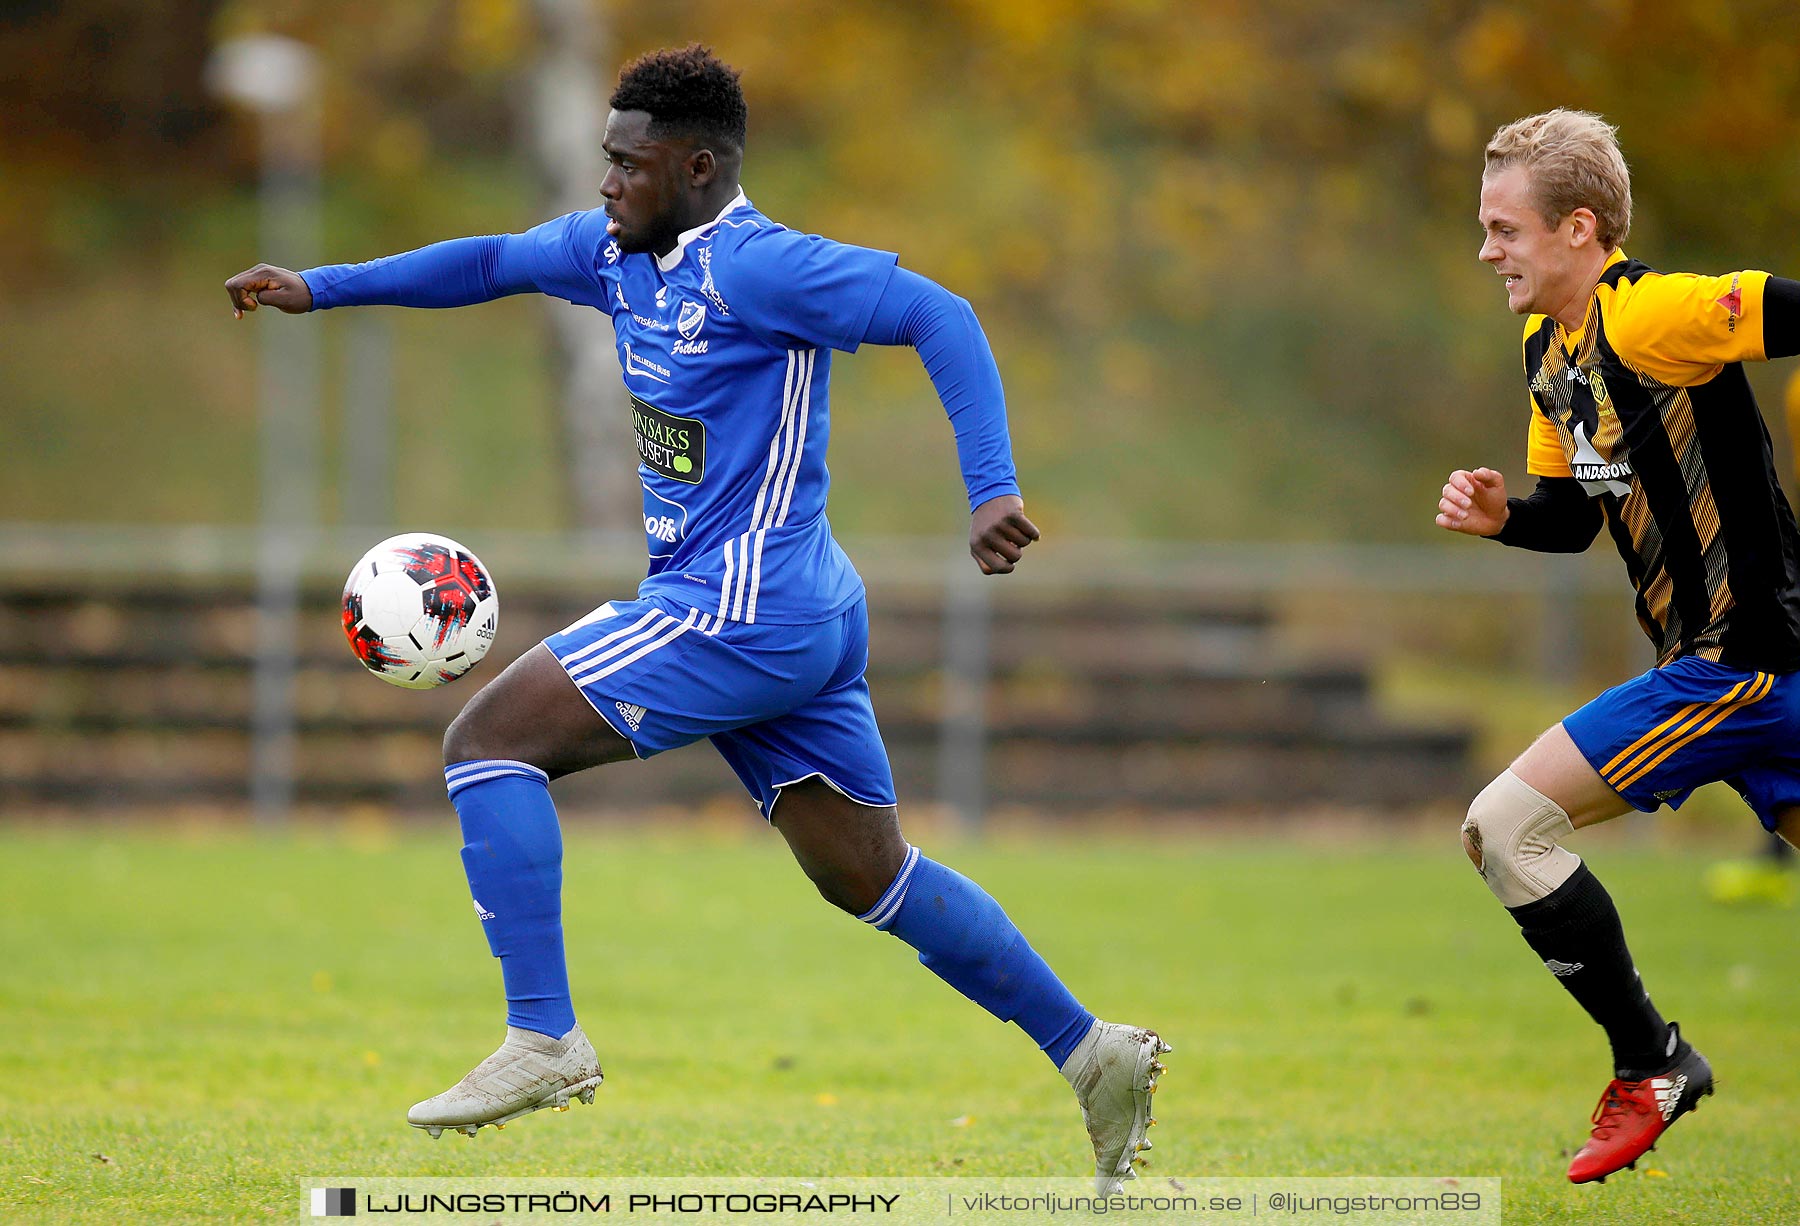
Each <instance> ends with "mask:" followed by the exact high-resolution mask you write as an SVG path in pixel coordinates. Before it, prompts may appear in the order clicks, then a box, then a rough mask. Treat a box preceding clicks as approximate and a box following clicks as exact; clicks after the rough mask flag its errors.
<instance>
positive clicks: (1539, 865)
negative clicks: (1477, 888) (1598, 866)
mask: <svg viewBox="0 0 1800 1226" xmlns="http://www.w3.org/2000/svg"><path fill="white" fill-rule="evenodd" d="M1462 832H1463V838H1464V839H1465V840H1466V841H1467V842H1468V844H1469V846H1470V849H1471V856H1472V858H1473V859H1474V860H1475V866H1476V867H1477V868H1479V869H1480V870H1481V878H1482V880H1483V881H1486V882H1487V886H1488V889H1490V890H1492V891H1493V892H1494V897H1496V898H1498V899H1499V900H1500V901H1501V902H1502V903H1503V904H1504V905H1506V906H1508V907H1519V906H1523V905H1524V904H1526V903H1528V902H1536V901H1537V900H1538V899H1540V898H1544V897H1546V896H1547V895H1548V894H1549V893H1550V892H1551V891H1552V890H1554V889H1556V887H1557V886H1559V885H1561V884H1562V883H1563V882H1565V881H1567V880H1568V879H1569V878H1570V877H1571V876H1572V875H1573V874H1574V872H1575V870H1576V869H1577V868H1578V867H1580V865H1581V858H1580V857H1579V856H1577V855H1576V854H1575V853H1574V852H1572V851H1568V850H1566V849H1564V848H1563V847H1562V846H1561V839H1562V838H1563V836H1564V835H1569V834H1573V833H1575V827H1574V826H1573V825H1571V824H1570V822H1569V815H1568V814H1567V813H1564V812H1563V811H1562V809H1561V807H1560V806H1558V805H1557V804H1556V803H1555V802H1554V801H1552V800H1551V799H1550V798H1549V797H1547V796H1545V795H1544V794H1543V793H1542V792H1540V791H1538V790H1537V789H1536V788H1534V787H1532V786H1531V785H1530V784H1528V783H1526V782H1525V781H1524V780H1523V779H1521V778H1519V777H1518V776H1517V775H1515V774H1513V773H1512V772H1511V771H1510V770H1508V771H1502V772H1501V773H1500V776H1499V778H1497V779H1495V780H1494V781H1493V782H1492V783H1490V784H1488V785H1487V787H1485V788H1483V789H1482V792H1481V795H1479V796H1477V797H1476V798H1475V803H1473V804H1471V805H1470V806H1469V816H1468V819H1467V820H1465V821H1464V822H1463V826H1462Z"/></svg>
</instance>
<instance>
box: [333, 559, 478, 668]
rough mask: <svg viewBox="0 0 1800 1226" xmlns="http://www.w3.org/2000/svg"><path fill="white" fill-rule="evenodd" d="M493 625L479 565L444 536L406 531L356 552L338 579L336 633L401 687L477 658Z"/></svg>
mask: <svg viewBox="0 0 1800 1226" xmlns="http://www.w3.org/2000/svg"><path fill="white" fill-rule="evenodd" d="M499 625H500V597H499V595H498V594H497V593H496V592H495V591H494V582H493V580H492V579H489V578H488V572H487V567H485V566H483V565H482V564H481V561H480V559H478V558H477V557H476V556H475V555H474V554H472V553H470V552H469V551H468V550H467V549H465V548H463V547H462V546H461V545H459V544H457V543H456V542H455V541H453V540H451V539H450V538H449V537H447V536H434V535H432V534H431V533H429V532H407V533H402V534H401V535H400V536H392V537H389V538H388V539H387V540H385V541H383V542H381V544H379V545H377V546H375V548H373V549H371V550H369V552H368V553H365V554H364V555H363V556H362V560H361V561H360V562H358V563H357V564H356V566H355V568H354V569H353V570H351V572H350V578H349V579H348V580H347V581H345V583H344V637H346V638H348V639H349V640H350V650H351V651H354V652H355V653H356V658H357V659H359V660H361V661H362V663H363V667H364V668H366V669H368V670H369V671H370V672H372V673H374V674H375V675H376V676H377V677H380V678H381V679H382V680H383V681H391V682H392V683H393V684H395V685H398V686H404V687H405V688H407V689H409V690H429V689H432V688H434V687H436V686H440V685H443V684H444V683H445V682H449V681H454V680H456V679H457V678H458V677H460V676H462V675H463V674H464V673H466V672H468V671H469V670H470V669H471V668H474V667H475V666H476V665H477V664H479V663H480V662H481V657H483V656H485V655H486V654H487V650H488V648H489V647H490V646H492V645H493V642H494V632H495V631H496V630H497V629H498V628H499Z"/></svg>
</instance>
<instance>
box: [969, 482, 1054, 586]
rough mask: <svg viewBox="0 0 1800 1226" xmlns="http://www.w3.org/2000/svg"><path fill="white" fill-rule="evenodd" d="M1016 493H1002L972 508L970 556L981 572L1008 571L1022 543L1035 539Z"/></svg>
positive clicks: (1034, 525) (1008, 573)
mask: <svg viewBox="0 0 1800 1226" xmlns="http://www.w3.org/2000/svg"><path fill="white" fill-rule="evenodd" d="M1038 536H1039V533H1038V529H1037V525H1036V524H1034V523H1032V522H1031V521H1030V520H1029V519H1026V518H1025V503H1024V501H1023V500H1022V499H1021V498H1020V497H1019V496H1018V495H1017V494H1001V495H1000V496H999V497H997V498H990V499H988V500H987V501H986V502H984V503H982V504H981V505H980V506H978V507H976V508H975V514H974V516H973V518H972V519H971V520H970V523H969V556H971V557H973V558H974V559H975V562H976V564H977V565H978V566H980V567H981V572H982V574H984V575H1010V574H1011V573H1012V568H1013V564H1014V563H1015V562H1017V561H1018V560H1019V555H1020V554H1022V553H1024V552H1025V547H1026V546H1027V545H1029V544H1031V542H1033V541H1035V540H1037V539H1038Z"/></svg>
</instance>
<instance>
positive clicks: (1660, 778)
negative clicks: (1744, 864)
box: [1563, 656, 1800, 830]
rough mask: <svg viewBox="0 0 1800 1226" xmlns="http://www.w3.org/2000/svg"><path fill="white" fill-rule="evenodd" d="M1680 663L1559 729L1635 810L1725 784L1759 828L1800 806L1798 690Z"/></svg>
mask: <svg viewBox="0 0 1800 1226" xmlns="http://www.w3.org/2000/svg"><path fill="white" fill-rule="evenodd" d="M1797 676H1800V674H1794V673H1751V672H1745V671H1743V670H1742V669H1737V668H1727V667H1726V666H1725V665H1723V664H1715V663H1713V662H1712V661H1711V660H1702V659H1699V658H1697V657H1694V656H1684V657H1682V658H1681V659H1679V660H1676V661H1674V662H1673V663H1671V664H1666V665H1664V666H1663V667H1662V668H1655V669H1651V670H1650V671H1649V672H1647V673H1645V674H1644V675H1643V676H1641V677H1637V678H1634V679H1633V680H1631V681H1627V682H1626V683H1625V684H1624V685H1619V686H1614V687H1613V688H1612V689H1610V690H1608V691H1606V693H1604V694H1602V695H1600V696H1599V697H1598V698H1596V699H1594V701H1592V702H1590V703H1588V704H1587V706H1585V707H1583V708H1581V710H1579V711H1577V712H1575V713H1574V714H1573V715H1571V716H1569V717H1568V718H1567V719H1565V720H1564V721H1563V727H1564V728H1565V729H1567V730H1568V733H1569V736H1570V738H1571V739H1572V740H1574V742H1575V747H1576V748H1577V749H1579V750H1581V753H1582V756H1583V757H1585V758H1586V759H1587V760H1588V762H1589V764H1591V765H1592V766H1593V768H1594V769H1595V770H1597V771H1599V772H1600V777H1601V778H1602V779H1604V780H1605V781H1606V783H1607V786H1609V787H1611V788H1612V790H1613V791H1615V792H1617V793H1618V794H1619V795H1620V796H1622V797H1624V798H1625V800H1626V801H1627V802H1628V803H1629V804H1630V805H1631V807H1632V808H1634V809H1641V810H1643V811H1644V812H1645V813H1649V812H1652V811H1654V810H1655V809H1656V807H1657V806H1658V805H1663V804H1667V805H1669V806H1670V807H1671V808H1679V807H1680V805H1681V802H1682V801H1684V800H1686V799H1687V798H1688V793H1690V792H1692V791H1693V790H1694V789H1695V788H1697V787H1699V786H1700V785H1701V784H1704V783H1712V782H1714V781H1717V780H1723V781H1724V782H1726V783H1729V784H1730V785H1731V786H1732V787H1734V788H1736V789H1737V790H1738V794H1739V795H1741V796H1742V797H1743V798H1744V802H1745V803H1746V804H1748V805H1749V806H1750V808H1751V809H1752V810H1754V811H1755V813H1756V816H1757V817H1758V818H1760V819H1761V820H1762V824H1763V825H1764V826H1765V827H1767V828H1768V829H1770V830H1773V829H1775V820H1776V818H1777V817H1778V816H1779V815H1780V813H1781V811H1782V810H1783V809H1786V808H1789V807H1790V806H1793V805H1800V682H1797V681H1796V677H1797Z"/></svg>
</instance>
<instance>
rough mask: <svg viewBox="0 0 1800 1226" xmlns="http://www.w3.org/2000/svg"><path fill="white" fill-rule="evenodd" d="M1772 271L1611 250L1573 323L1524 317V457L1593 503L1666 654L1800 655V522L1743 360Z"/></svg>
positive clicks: (1781, 666)
mask: <svg viewBox="0 0 1800 1226" xmlns="http://www.w3.org/2000/svg"><path fill="white" fill-rule="evenodd" d="M1769 280H1770V278H1769V274H1767V273H1764V272H1735V273H1729V274H1727V275H1724V276H1717V277H1710V276H1696V275H1693V274H1690V273H1668V274H1665V273H1659V272H1657V271H1656V270H1655V269H1653V268H1650V267H1648V266H1647V265H1645V264H1643V263H1640V262H1639V261H1637V260H1633V259H1629V258H1627V257H1626V255H1625V254H1624V252H1622V251H1615V252H1614V253H1613V254H1612V258H1611V259H1610V260H1608V261H1607V264H1606V267H1605V269H1604V271H1603V272H1602V273H1601V275H1600V283H1599V284H1598V285H1597V286H1596V287H1595V289H1594V296H1593V298H1592V299H1591V300H1590V301H1589V303H1588V309H1587V315H1586V317H1585V319H1584V320H1583V322H1582V326H1581V328H1580V329H1579V330H1577V331H1573V332H1571V331H1569V330H1567V329H1565V328H1564V327H1563V325H1561V324H1559V323H1558V322H1556V320H1554V319H1552V318H1550V317H1548V316H1544V315H1533V316H1531V317H1530V319H1529V320H1528V321H1527V322H1526V325H1525V377H1526V381H1527V383H1528V384H1529V386H1530V394H1531V402H1532V409H1533V412H1532V415H1531V433H1530V437H1529V442H1528V449H1527V455H1526V468H1527V471H1529V472H1531V473H1532V474H1534V475H1536V476H1538V477H1541V478H1574V479H1575V481H1578V482H1579V483H1580V485H1581V488H1582V489H1584V490H1585V491H1586V493H1587V495H1588V497H1589V499H1591V500H1592V501H1593V502H1596V503H1598V505H1599V507H1600V509H1601V511H1602V512H1603V514H1604V519H1605V524H1606V527H1607V530H1608V531H1609V532H1610V533H1611V535H1612V538H1613V543H1614V544H1615V545H1616V546H1617V547H1618V550H1619V555H1620V556H1621V557H1622V558H1624V560H1625V567H1626V570H1627V571H1628V573H1629V574H1630V577H1631V582H1632V584H1633V586H1634V587H1635V588H1636V589H1637V613H1638V621H1639V622H1640V623H1641V624H1642V626H1643V628H1644V632H1645V633H1646V634H1648V635H1649V636H1650V640H1651V642H1652V643H1654V644H1655V646H1656V652H1657V663H1658V664H1659V665H1660V664H1666V663H1668V662H1669V661H1670V660H1673V659H1676V658H1678V657H1681V656H1686V655H1699V656H1703V657H1705V658H1707V659H1710V660H1716V661H1719V662H1721V663H1724V664H1728V665H1731V666H1733V667H1737V668H1745V669H1755V670H1761V671H1766V672H1791V671H1793V670H1794V669H1796V668H1800V531H1796V528H1795V523H1794V516H1793V512H1792V511H1791V510H1790V509H1789V507H1788V502H1787V498H1786V496H1785V495H1784V494H1783V493H1782V491H1781V485H1780V482H1779V480H1778V479H1777V477H1776V475H1775V464H1774V456H1773V453H1772V449H1771V446H1770V442H1769V432H1768V429H1767V427H1766V426H1765V425H1764V422H1763V419H1762V414H1761V412H1760V411H1759V410H1758V408H1757V405H1756V399H1755V396H1754V395H1753V394H1752V393H1751V390H1750V383H1749V380H1748V379H1747V378H1746V377H1745V375H1744V370H1743V367H1742V366H1741V365H1740V363H1742V362H1745V361H1760V360H1762V359H1763V358H1765V357H1766V356H1768V355H1767V354H1766V353H1765V351H1764V334H1763V318H1764V315H1763V299H1764V291H1765V289H1766V288H1767V286H1768V284H1769ZM1784 284H1785V283H1784ZM1563 484H1567V483H1566V482H1564V483H1563ZM1571 488H1572V487H1571ZM1502 539H1504V537H1503V538H1502Z"/></svg>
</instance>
